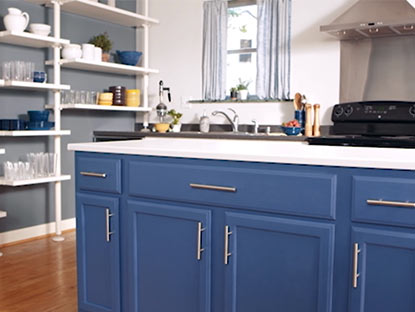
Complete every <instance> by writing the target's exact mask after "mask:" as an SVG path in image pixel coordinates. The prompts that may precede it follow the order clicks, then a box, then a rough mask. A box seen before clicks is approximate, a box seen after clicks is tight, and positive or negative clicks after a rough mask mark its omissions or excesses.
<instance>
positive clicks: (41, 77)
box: [33, 71, 47, 83]
mask: <svg viewBox="0 0 415 312" xmlns="http://www.w3.org/2000/svg"><path fill="white" fill-rule="evenodd" d="M46 77H47V75H46V73H45V72H42V71H35V72H33V82H40V83H43V82H46V79H47V78H46Z"/></svg>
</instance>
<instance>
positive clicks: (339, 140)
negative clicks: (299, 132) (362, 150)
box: [306, 135, 415, 148]
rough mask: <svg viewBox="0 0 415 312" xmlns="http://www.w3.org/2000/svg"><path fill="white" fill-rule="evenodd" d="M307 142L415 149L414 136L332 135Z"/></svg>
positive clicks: (311, 143) (312, 138)
mask: <svg viewBox="0 0 415 312" xmlns="http://www.w3.org/2000/svg"><path fill="white" fill-rule="evenodd" d="M306 140H307V141H308V143H309V144H310V145H335V146H367V147H395V148H396V147H399V148H415V137H414V136H363V135H345V136H341V135H332V136H322V137H310V138H307V139H306Z"/></svg>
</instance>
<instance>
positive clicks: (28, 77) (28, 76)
mask: <svg viewBox="0 0 415 312" xmlns="http://www.w3.org/2000/svg"><path fill="white" fill-rule="evenodd" d="M24 69H25V70H24V81H28V82H33V72H34V71H35V63H33V62H25V63H24Z"/></svg>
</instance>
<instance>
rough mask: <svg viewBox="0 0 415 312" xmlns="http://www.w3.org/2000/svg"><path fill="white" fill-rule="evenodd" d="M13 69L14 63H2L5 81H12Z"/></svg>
mask: <svg viewBox="0 0 415 312" xmlns="http://www.w3.org/2000/svg"><path fill="white" fill-rule="evenodd" d="M11 69H12V62H3V63H2V78H3V79H4V80H11V75H12V73H11Z"/></svg>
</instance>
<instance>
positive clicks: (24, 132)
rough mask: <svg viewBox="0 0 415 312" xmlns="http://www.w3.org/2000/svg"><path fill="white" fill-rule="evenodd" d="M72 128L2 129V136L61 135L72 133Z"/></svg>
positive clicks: (0, 132)
mask: <svg viewBox="0 0 415 312" xmlns="http://www.w3.org/2000/svg"><path fill="white" fill-rule="evenodd" d="M70 134H71V131H70V130H16V131H0V137H7V136H10V137H27V136H61V135H70Z"/></svg>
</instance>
